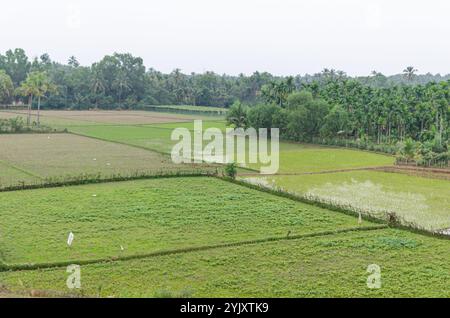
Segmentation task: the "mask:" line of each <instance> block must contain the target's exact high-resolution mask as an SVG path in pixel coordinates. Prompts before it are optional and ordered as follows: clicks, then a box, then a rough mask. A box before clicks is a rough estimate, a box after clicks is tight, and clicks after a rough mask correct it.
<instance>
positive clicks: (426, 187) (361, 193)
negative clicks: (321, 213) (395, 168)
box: [249, 171, 450, 230]
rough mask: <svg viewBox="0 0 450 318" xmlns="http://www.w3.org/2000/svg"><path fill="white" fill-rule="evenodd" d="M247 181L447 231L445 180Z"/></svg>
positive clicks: (378, 176)
mask: <svg viewBox="0 0 450 318" xmlns="http://www.w3.org/2000/svg"><path fill="white" fill-rule="evenodd" d="M249 180H250V181H252V182H258V180H259V182H262V183H263V184H265V185H267V186H272V187H277V188H283V189H284V190H287V191H289V192H295V193H298V194H300V195H307V196H313V197H317V198H319V199H321V200H324V201H326V202H329V203H337V204H340V205H350V206H353V207H355V208H357V209H358V210H361V211H367V212H369V213H371V214H375V215H379V216H380V217H381V216H383V215H384V214H385V213H386V212H394V213H396V214H397V215H399V216H400V217H402V218H403V219H404V220H405V221H407V222H412V223H415V224H417V225H420V226H422V227H424V228H426V229H428V230H439V229H446V228H450V186H449V182H448V181H447V180H439V179H431V178H422V177H416V176H409V175H405V174H398V173H388V172H381V171H349V172H338V173H326V174H310V175H295V176H293V175H291V176H289V175H284V176H271V177H256V178H255V177H252V178H251V179H249Z"/></svg>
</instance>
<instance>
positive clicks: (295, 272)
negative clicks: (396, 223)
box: [0, 229, 450, 297]
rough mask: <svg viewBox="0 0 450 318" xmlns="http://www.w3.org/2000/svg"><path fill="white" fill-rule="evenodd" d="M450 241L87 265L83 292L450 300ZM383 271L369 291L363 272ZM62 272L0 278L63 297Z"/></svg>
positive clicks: (333, 243)
mask: <svg viewBox="0 0 450 318" xmlns="http://www.w3.org/2000/svg"><path fill="white" fill-rule="evenodd" d="M449 248H450V242H449V241H448V240H439V239H434V238H429V237H424V236H421V235H417V234H411V233H408V232H404V231H399V230H392V229H386V230H376V231H363V232H353V233H345V234H338V235H333V236H323V237H315V238H306V239H300V240H292V241H281V242H272V243H264V244H257V245H250V246H241V247H233V248H226V249H215V250H208V251H202V252H195V253H186V254H179V255H170V256H160V257H153V258H147V259H141V260H134V261H126V262H114V263H105V264H95V265H86V266H82V268H81V282H82V289H83V292H84V293H85V294H87V295H101V296H115V297H126V296H136V297H144V296H145V297H155V296H168V295H172V296H193V297H202V296H203V297H215V296H216V297H222V296H224V297H357V296H362V297H450V275H449V273H450V254H449V253H448V251H449ZM370 264H377V265H379V266H380V267H381V284H382V285H381V289H369V288H368V287H367V285H366V281H367V278H368V276H369V275H370V273H368V272H367V267H368V265H370ZM67 277H68V274H67V273H66V268H56V269H48V270H37V271H23V272H10V273H8V272H4V273H0V281H1V282H3V283H4V284H6V286H7V287H9V288H11V289H13V290H21V289H23V288H25V289H26V288H33V289H46V290H58V291H67V290H68V289H67V288H66V286H65V283H66V279H67Z"/></svg>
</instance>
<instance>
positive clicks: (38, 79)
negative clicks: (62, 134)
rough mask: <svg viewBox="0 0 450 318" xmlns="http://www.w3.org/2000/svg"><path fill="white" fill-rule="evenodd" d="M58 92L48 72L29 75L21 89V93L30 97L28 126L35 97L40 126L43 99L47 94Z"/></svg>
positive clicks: (36, 72)
mask: <svg viewBox="0 0 450 318" xmlns="http://www.w3.org/2000/svg"><path fill="white" fill-rule="evenodd" d="M56 91H57V88H56V86H55V85H54V84H53V83H52V82H51V81H50V79H49V77H48V76H47V73H46V72H39V71H35V72H31V73H30V74H28V76H27V78H26V80H25V81H24V82H23V83H22V85H21V87H20V92H21V93H22V95H24V96H28V97H29V103H28V118H27V124H28V125H30V118H31V107H32V104H33V97H37V98H38V108H37V125H38V126H39V125H40V111H41V99H42V98H43V97H44V96H45V95H46V94H47V93H55V92H56Z"/></svg>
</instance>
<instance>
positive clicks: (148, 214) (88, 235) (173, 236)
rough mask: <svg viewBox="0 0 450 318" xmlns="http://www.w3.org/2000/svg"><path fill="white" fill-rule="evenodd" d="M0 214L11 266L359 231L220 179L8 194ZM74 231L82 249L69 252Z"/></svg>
mask: <svg viewBox="0 0 450 318" xmlns="http://www.w3.org/2000/svg"><path fill="white" fill-rule="evenodd" d="M93 195H96V196H93ZM0 210H1V211H3V212H2V218H1V220H0V228H1V229H2V236H1V237H0V250H1V252H2V260H3V261H4V262H6V263H24V262H53V261H66V260H72V259H84V260H85V259H97V258H102V257H110V256H111V257H113V256H119V255H134V254H140V253H148V252H154V251H159V250H164V249H174V248H182V247H190V246H204V245H212V244H220V243H226V242H237V241H243V240H250V239H261V238H267V237H272V236H282V237H283V236H286V234H287V232H288V231H291V235H297V234H305V233H315V232H322V231H329V230H338V229H344V228H351V227H358V223H357V220H356V219H354V218H353V217H349V216H346V215H342V214H339V213H334V212H331V211H327V210H324V209H320V208H317V207H313V206H309V205H306V204H301V203H297V202H294V201H291V200H288V199H282V198H279V197H275V196H271V195H268V194H265V193H261V192H259V191H255V190H250V189H247V188H242V187H239V186H237V185H234V184H231V183H228V182H224V181H221V180H218V179H213V178H177V179H157V180H145V181H135V182H122V183H109V184H100V185H99V184H96V185H87V186H77V187H69V188H58V189H39V190H32V191H26V192H24V191H17V192H8V193H2V194H0ZM363 225H368V223H366V222H364V224H363ZM70 231H72V232H73V233H74V234H75V242H74V245H73V246H72V247H71V248H70V249H69V248H68V247H67V246H66V239H67V235H68V233H69V232H70ZM121 245H122V246H123V247H124V248H125V250H124V251H123V252H122V251H121V250H120V246H121Z"/></svg>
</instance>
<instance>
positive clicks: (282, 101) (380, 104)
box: [0, 49, 450, 165]
mask: <svg viewBox="0 0 450 318" xmlns="http://www.w3.org/2000/svg"><path fill="white" fill-rule="evenodd" d="M416 72H417V70H416V69H415V68H414V67H412V66H409V67H407V68H405V69H404V71H403V72H402V74H398V75H393V76H385V75H383V74H381V73H379V72H376V71H374V72H372V73H371V74H370V75H369V76H362V77H349V76H347V75H346V74H345V73H344V72H342V71H335V70H332V69H331V70H330V69H324V70H323V71H322V72H321V73H318V74H314V75H304V76H300V75H297V76H295V77H279V76H274V75H272V74H269V73H260V72H255V73H254V74H252V75H250V76H245V75H242V74H241V75H239V76H229V75H219V74H216V73H213V72H205V73H203V74H196V73H191V74H183V73H182V72H181V71H180V70H178V69H176V70H174V71H173V72H171V73H170V74H164V73H161V72H159V71H156V70H154V69H146V67H145V66H144V63H143V60H142V59H141V58H139V57H134V56H132V55H131V54H119V53H115V54H113V55H108V56H105V57H104V58H103V59H102V60H100V61H99V62H96V63H94V64H92V65H91V66H88V67H86V66H81V65H80V63H79V62H78V61H77V59H76V58H75V57H70V58H69V60H68V62H67V64H61V63H57V62H53V61H52V60H51V59H50V57H49V55H48V54H43V55H42V56H41V57H39V58H34V59H31V60H30V59H29V58H28V57H27V55H26V53H25V52H24V50H22V49H15V50H9V51H7V52H6V53H5V54H0V104H11V103H20V102H21V103H23V104H26V105H29V109H31V108H33V109H40V108H41V107H42V108H52V109H90V108H106V109H144V108H145V107H146V106H147V105H169V104H174V105H182V104H186V105H204V106H222V107H231V109H230V111H229V115H228V120H229V122H230V123H233V124H235V125H237V126H243V127H246V126H252V127H255V128H259V127H267V128H270V127H279V128H280V129H281V134H282V137H283V138H285V139H290V140H296V141H307V142H311V141H312V142H316V143H317V142H318V143H326V144H333V145H340V146H353V147H358V148H363V149H369V150H377V151H384V152H390V153H399V160H401V161H415V162H417V163H420V164H424V165H435V164H437V165H448V157H449V155H448V139H449V135H450V132H449V129H450V123H449V121H450V106H449V105H450V88H449V87H450V76H449V75H446V76H441V75H439V74H437V75H432V74H423V75H418V74H416ZM38 122H39V121H37V123H38Z"/></svg>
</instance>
